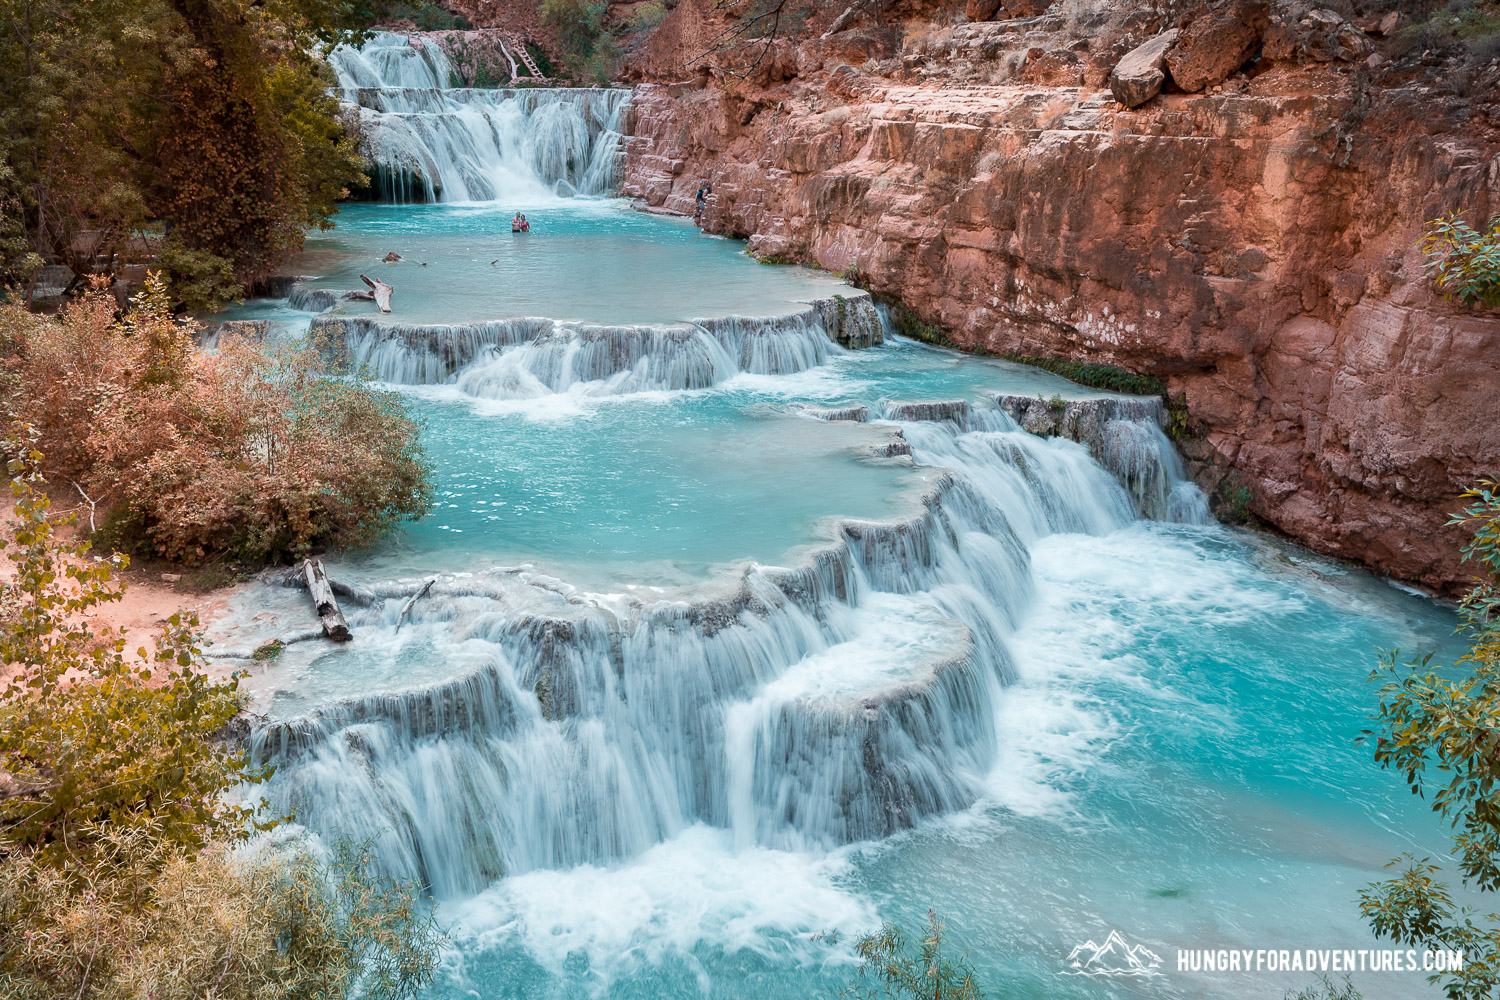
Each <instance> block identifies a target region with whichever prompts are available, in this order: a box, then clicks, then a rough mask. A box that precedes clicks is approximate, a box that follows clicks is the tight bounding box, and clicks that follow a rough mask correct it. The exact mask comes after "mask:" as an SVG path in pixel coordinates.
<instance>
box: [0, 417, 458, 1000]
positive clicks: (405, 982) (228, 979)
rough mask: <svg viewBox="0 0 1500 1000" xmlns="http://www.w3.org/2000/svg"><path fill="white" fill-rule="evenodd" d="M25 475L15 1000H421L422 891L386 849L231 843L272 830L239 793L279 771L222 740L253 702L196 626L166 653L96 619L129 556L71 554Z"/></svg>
mask: <svg viewBox="0 0 1500 1000" xmlns="http://www.w3.org/2000/svg"><path fill="white" fill-rule="evenodd" d="M13 447H19V452H20V453H19V454H18V455H17V457H15V458H14V459H12V460H11V462H10V464H9V471H10V475H11V480H10V487H11V493H12V496H13V499H14V515H13V517H12V518H11V519H10V520H9V521H8V522H7V524H6V527H5V531H4V535H3V548H4V553H5V557H6V559H7V561H8V562H10V563H11V564H12V566H13V567H14V576H13V577H11V578H8V579H6V580H5V581H4V582H3V583H0V658H3V660H4V662H6V663H8V664H10V672H9V675H8V677H7V681H6V683H5V686H4V687H3V688H0V862H3V863H0V993H3V994H4V995H5V996H7V997H15V998H17V1000H51V998H55V997H60V996H67V997H73V998H87V1000H113V998H116V997H126V996H128V997H153V998H157V1000H199V998H203V997H216V998H218V1000H294V998H296V1000H303V998H305V1000H336V998H349V1000H352V998H368V1000H406V998H410V997H414V996H415V995H416V994H417V993H418V992H419V990H420V989H421V988H422V986H424V985H425V984H426V983H427V982H428V981H429V980H430V978H431V975H432V971H433V969H434V967H435V964H436V956H437V948H438V945H439V944H440V937H439V935H438V934H437V931H436V929H435V927H434V924H433V921H432V914H431V911H430V910H429V909H428V908H427V907H426V905H425V904H424V903H423V901H422V900H421V899H420V898H419V896H418V893H417V889H416V887H415V886H413V885H411V884H409V883H404V882H397V881H392V880H389V879H385V878H382V877H379V876H377V875H375V874H374V873H373V866H372V863H371V862H372V859H371V856H370V852H369V850H368V849H367V848H354V847H350V846H349V845H340V846H339V847H338V848H337V849H336V850H335V852H334V856H333V858H332V859H331V861H329V862H327V863H323V862H319V861H318V860H316V859H315V858H314V857H313V856H312V855H311V854H310V853H308V852H307V851H306V850H302V849H296V850H293V851H291V852H286V851H280V852H278V851H273V850H269V849H266V850H262V851H260V852H259V853H256V854H253V855H251V856H250V857H249V858H248V859H241V858H238V857H236V856H235V855H234V854H233V853H232V852H231V851H230V850H229V845H230V844H232V843H234V842H236V841H239V840H241V839H243V838H244V837H245V836H246V835H247V834H248V833H249V832H250V831H251V829H252V828H260V829H265V828H266V827H267V826H269V825H270V824H259V823H256V822H255V818H254V815H253V813H252V812H251V811H250V810H248V809H246V808H243V807H239V806H235V805H233V804H231V803H230V802H229V801H227V800H226V796H225V793H226V792H228V791H230V790H231V789H232V788H234V787H235V786H238V785H241V784H243V783H245V782H254V781H257V780H259V779H260V778H261V777H263V774H261V773H257V772H252V771H250V770H249V769H248V768H247V765H246V760H245V755H244V754H243V753H242V752H241V751H239V750H238V749H237V748H234V747H232V746H231V745H229V743H228V742H227V741H226V740H225V739H224V736H223V734H224V730H225V728H226V726H227V725H228V723H229V722H230V720H231V719H232V718H233V717H234V716H235V715H236V714H237V713H238V712H239V709H240V706H241V704H242V696H241V694H240V692H239V690H238V685H237V683H236V681H235V680H233V679H230V680H229V681H227V682H220V681H215V680H212V679H210V678H209V677H208V676H207V675H206V673H205V672H204V669H203V667H204V663H203V659H202V655H201V653H200V652H199V650H198V647H197V640H196V638H195V636H194V634H193V629H194V628H195V627H196V625H197V621H196V619H194V618H192V617H190V616H183V615H173V616H172V617H171V618H170V619H169V620H168V622H167V624H166V626H165V627H164V628H163V630H162V634H161V635H160V636H159V637H158V638H157V640H156V642H155V644H154V647H153V648H152V649H151V650H149V651H148V650H147V649H146V648H145V647H140V648H138V649H136V650H135V651H134V652H133V653H131V652H127V649H126V646H127V643H126V639H125V635H124V633H123V632H120V631H116V630H113V629H109V628H104V629H96V628H94V627H92V625H91V624H90V620H89V618H88V617H86V616H87V615H88V614H89V613H90V612H93V611H96V610H97V609H98V608H99V607H100V606H101V605H104V604H106V603H108V602H111V601H116V600H119V598H120V596H121V594H122V592H123V591H122V588H121V587H120V586H119V585H118V584H117V583H115V582H114V578H113V571H114V569H116V568H117V567H119V566H122V565H123V562H124V561H123V559H122V558H120V557H115V558H113V559H110V560H99V559H94V558H91V557H90V555H89V551H88V546H87V545H86V544H75V543H70V542H67V541H65V540H63V539H62V538H61V537H60V536H59V534H58V529H59V528H60V527H62V526H64V525H66V524H68V523H70V520H71V519H70V518H59V517H56V516H54V515H52V514H51V513H50V509H49V504H48V501H47V498H46V495H45V494H44V493H43V492H42V491H41V490H40V489H39V488H38V482H39V480H38V477H37V473H36V469H37V468H38V466H39V463H40V461H41V456H40V454H38V453H37V452H35V451H34V450H31V449H30V448H29V447H25V446H15V445H14V444H13Z"/></svg>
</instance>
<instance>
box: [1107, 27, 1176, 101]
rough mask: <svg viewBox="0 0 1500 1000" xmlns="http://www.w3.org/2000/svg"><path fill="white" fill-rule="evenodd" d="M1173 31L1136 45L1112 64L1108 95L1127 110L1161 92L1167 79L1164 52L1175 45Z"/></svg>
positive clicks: (1174, 32) (1174, 30)
mask: <svg viewBox="0 0 1500 1000" xmlns="http://www.w3.org/2000/svg"><path fill="white" fill-rule="evenodd" d="M1179 34H1181V32H1179V31H1178V30H1177V29H1176V28H1173V29H1172V30H1171V31H1164V32H1162V33H1161V34H1159V35H1157V36H1156V37H1155V38H1153V39H1151V40H1150V41H1149V42H1144V43H1142V44H1140V45H1137V46H1136V47H1135V48H1133V49H1131V50H1130V51H1129V52H1127V53H1126V54H1125V57H1124V58H1123V59H1121V60H1120V61H1119V62H1117V63H1115V68H1114V69H1113V70H1112V71H1111V72H1110V74H1109V92H1110V93H1111V94H1113V95H1114V97H1115V100H1117V101H1119V102H1120V103H1121V104H1123V105H1125V106H1126V107H1127V108H1135V107H1139V106H1140V105H1142V104H1145V103H1146V102H1147V101H1149V100H1151V98H1153V97H1155V96H1156V95H1157V94H1159V93H1161V85H1162V84H1163V83H1165V82H1166V80H1167V50H1168V49H1170V48H1171V47H1172V46H1174V45H1176V44H1177V36H1178V35H1179Z"/></svg>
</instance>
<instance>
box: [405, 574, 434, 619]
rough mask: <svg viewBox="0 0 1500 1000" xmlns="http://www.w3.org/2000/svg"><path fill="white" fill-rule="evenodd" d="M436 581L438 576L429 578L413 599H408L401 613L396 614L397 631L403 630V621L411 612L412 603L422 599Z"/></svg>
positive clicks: (413, 595)
mask: <svg viewBox="0 0 1500 1000" xmlns="http://www.w3.org/2000/svg"><path fill="white" fill-rule="evenodd" d="M434 583H437V577H433V578H432V579H431V580H428V581H427V582H426V583H424V584H422V589H421V590H419V591H417V592H416V593H415V594H412V595H411V600H409V601H407V602H406V604H405V605H403V606H402V608H401V614H399V615H397V616H396V631H397V632H399V631H401V623H402V622H404V621H406V616H407V615H408V614H410V613H411V609H412V605H414V604H416V603H417V602H418V601H420V600H421V599H422V595H424V594H426V593H427V592H428V591H429V590H431V589H432V585H433V584H434Z"/></svg>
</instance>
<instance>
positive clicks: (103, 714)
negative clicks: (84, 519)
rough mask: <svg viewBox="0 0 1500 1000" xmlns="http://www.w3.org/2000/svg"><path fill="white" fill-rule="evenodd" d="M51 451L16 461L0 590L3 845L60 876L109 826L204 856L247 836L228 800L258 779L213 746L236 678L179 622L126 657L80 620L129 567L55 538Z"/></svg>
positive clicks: (120, 640) (94, 847)
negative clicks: (47, 480) (43, 466)
mask: <svg viewBox="0 0 1500 1000" xmlns="http://www.w3.org/2000/svg"><path fill="white" fill-rule="evenodd" d="M40 461H41V455H40V454H39V453H37V452H35V451H33V450H30V449H29V447H28V448H25V449H23V450H22V453H21V454H20V455H18V456H17V457H15V458H13V459H12V460H11V461H10V463H9V471H10V475H11V479H10V488H11V493H12V495H13V496H14V498H15V503H14V515H13V517H12V518H11V520H10V521H9V522H8V524H7V526H6V533H5V539H4V541H5V546H4V548H5V556H6V559H7V561H8V562H9V563H11V564H12V565H13V566H14V576H13V577H12V578H10V579H8V580H6V581H5V582H3V583H0V615H3V621H0V662H5V663H8V664H11V667H12V671H13V674H12V676H11V677H10V678H9V680H8V682H7V683H6V685H5V686H4V687H3V688H0V716H3V719H4V726H3V728H0V779H3V783H4V784H6V785H8V786H9V787H8V789H7V792H8V794H7V795H4V796H0V846H3V848H5V849H7V850H13V849H15V848H23V849H25V850H26V851H27V852H29V855H30V856H32V857H34V858H35V859H36V860H37V861H38V862H39V863H44V864H48V865H51V866H53V867H66V866H67V865H78V864H85V865H87V864H90V863H92V861H93V860H94V859H95V856H96V855H97V854H98V853H99V848H100V846H101V843H102V842H101V840H100V838H101V836H102V835H103V832H104V831H105V830H106V829H110V830H114V831H116V832H118V831H122V830H125V831H128V830H144V831H148V832H149V833H150V835H151V837H152V838H153V839H154V840H156V841H159V842H161V843H164V844H174V845H178V846H181V847H182V848H184V849H186V850H188V851H193V850H197V849H198V848H199V847H201V846H202V845H203V843H205V842H206V841H207V840H208V839H209V838H210V837H213V836H219V835H230V834H232V833H233V832H234V831H237V830H239V829H240V828H242V827H243V821H244V819H245V817H246V814H245V813H244V811H243V810H240V809H237V808H234V807H231V806H228V805H226V804H224V803H222V802H221V801H220V795H221V794H222V793H223V792H224V791H225V790H226V789H228V788H229V787H230V786H232V785H235V784H238V783H239V782H240V781H242V780H246V779H249V778H253V777H254V776H253V775H251V774H249V773H248V772H247V771H246V770H245V764H244V759H243V756H242V755H238V754H233V753H230V752H229V751H227V750H226V749H225V748H224V747H223V746H221V745H219V744H217V743H215V742H212V741H211V738H212V737H213V736H214V735H215V734H217V733H218V732H219V731H220V730H222V729H223V728H224V726H225V725H226V724H227V723H228V722H229V720H230V719H231V718H233V717H234V716H235V715H236V714H237V713H238V712H239V709H240V703H241V698H240V695H239V692H238V689H237V685H236V682H235V681H234V680H230V681H228V682H226V683H216V682H213V681H211V680H209V679H208V678H207V677H206V676H205V675H204V673H203V672H202V670H201V667H202V665H203V661H202V657H201V656H200V654H199V651H198V648H197V644H196V639H195V636H194V634H193V629H194V628H195V627H196V625H197V620H196V619H194V618H192V617H184V616H181V615H174V616H172V618H171V619H169V620H168V622H167V624H166V626H165V627H164V628H163V630H162V632H161V634H160V635H159V636H158V637H157V641H156V645H155V648H154V650H150V651H148V650H147V649H146V647H144V646H142V647H140V648H138V649H136V650H135V651H134V653H132V654H128V655H127V652H126V648H125V636H124V634H123V633H122V632H115V631H112V630H110V629H102V630H97V631H96V630H94V629H92V628H91V627H89V625H88V623H87V621H86V620H85V619H82V618H81V617H80V616H81V615H82V614H84V613H86V612H89V611H92V610H93V609H96V608H98V607H99V606H100V605H103V604H106V603H109V602H112V601H118V600H119V599H120V597H121V595H122V593H123V590H122V588H121V587H119V586H118V585H116V584H114V583H113V582H112V572H113V570H114V569H115V568H116V567H117V566H120V565H123V563H122V562H118V561H105V560H97V559H90V558H89V557H88V545H87V543H83V544H70V543H66V542H62V541H60V540H59V539H58V538H57V534H56V529H57V527H58V525H59V523H68V521H69V520H70V519H57V518H54V517H53V516H52V515H51V513H50V504H49V502H48V500H47V497H46V495H45V494H44V493H41V492H39V491H38V490H37V489H36V488H35V485H34V484H36V483H37V481H38V479H39V477H38V475H37V472H36V470H37V468H38V466H39V463H40Z"/></svg>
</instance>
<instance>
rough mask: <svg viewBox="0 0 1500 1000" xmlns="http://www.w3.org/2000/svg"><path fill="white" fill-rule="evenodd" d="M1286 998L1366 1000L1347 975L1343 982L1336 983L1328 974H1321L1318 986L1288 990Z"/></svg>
mask: <svg viewBox="0 0 1500 1000" xmlns="http://www.w3.org/2000/svg"><path fill="white" fill-rule="evenodd" d="M1286 1000H1364V998H1363V996H1361V994H1360V992H1359V990H1356V989H1355V988H1354V984H1353V983H1352V982H1350V981H1349V977H1348V976H1345V977H1344V981H1343V983H1341V984H1340V983H1335V982H1334V981H1333V980H1331V979H1329V978H1328V977H1327V976H1319V977H1318V983H1317V985H1316V986H1309V987H1307V988H1306V989H1302V990H1298V991H1297V992H1296V993H1293V992H1292V991H1290V990H1288V991H1287V994H1286Z"/></svg>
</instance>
